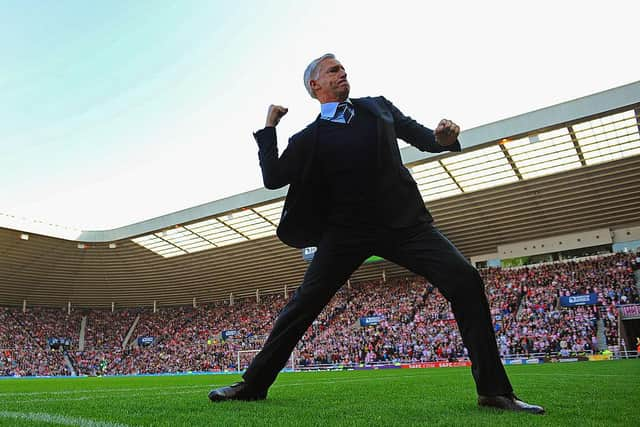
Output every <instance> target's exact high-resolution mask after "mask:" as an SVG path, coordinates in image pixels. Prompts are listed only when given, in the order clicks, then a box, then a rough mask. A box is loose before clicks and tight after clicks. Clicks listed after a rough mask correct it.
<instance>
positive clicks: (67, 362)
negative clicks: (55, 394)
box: [64, 353, 78, 377]
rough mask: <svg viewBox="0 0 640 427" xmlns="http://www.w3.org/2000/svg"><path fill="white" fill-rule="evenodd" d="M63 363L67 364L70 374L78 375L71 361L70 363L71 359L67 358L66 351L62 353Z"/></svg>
mask: <svg viewBox="0 0 640 427" xmlns="http://www.w3.org/2000/svg"><path fill="white" fill-rule="evenodd" d="M64 364H65V365H67V369H69V372H71V376H72V377H75V376H77V375H78V373H77V372H76V370H75V368H74V367H73V363H71V359H69V356H68V355H67V353H65V354H64Z"/></svg>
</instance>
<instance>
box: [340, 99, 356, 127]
mask: <svg viewBox="0 0 640 427" xmlns="http://www.w3.org/2000/svg"><path fill="white" fill-rule="evenodd" d="M336 112H337V114H336V116H338V115H339V114H340V112H342V117H344V122H345V123H349V122H350V121H351V119H353V116H354V115H355V114H354V111H353V106H352V105H351V104H349V103H348V102H341V103H340V104H338V108H337V109H336Z"/></svg>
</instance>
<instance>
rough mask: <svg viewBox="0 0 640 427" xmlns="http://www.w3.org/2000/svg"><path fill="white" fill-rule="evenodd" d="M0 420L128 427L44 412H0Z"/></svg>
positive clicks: (92, 426) (90, 426) (86, 426)
mask: <svg viewBox="0 0 640 427" xmlns="http://www.w3.org/2000/svg"><path fill="white" fill-rule="evenodd" d="M0 418H9V419H13V420H25V421H42V422H45V423H49V424H62V425H65V426H80V427H129V426H128V425H127V424H120V423H112V422H109V421H95V420H91V419H88V418H80V417H68V416H65V415H57V414H49V413H46V412H11V411H0Z"/></svg>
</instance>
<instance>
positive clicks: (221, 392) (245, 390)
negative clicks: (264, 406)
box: [209, 381, 267, 402]
mask: <svg viewBox="0 0 640 427" xmlns="http://www.w3.org/2000/svg"><path fill="white" fill-rule="evenodd" d="M266 398H267V390H256V389H254V388H251V387H250V386H249V385H248V384H247V383H245V382H244V381H240V382H239V383H234V384H231V385H230V386H227V387H220V388H214V389H213V390H211V391H210V392H209V400H211V401H212V402H223V401H225V400H264V399H266Z"/></svg>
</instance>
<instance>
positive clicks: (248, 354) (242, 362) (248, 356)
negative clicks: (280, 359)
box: [236, 348, 296, 372]
mask: <svg viewBox="0 0 640 427" xmlns="http://www.w3.org/2000/svg"><path fill="white" fill-rule="evenodd" d="M260 350H262V349H260V348H259V349H255V350H238V353H237V354H236V371H238V372H242V371H244V370H246V369H247V368H248V367H249V364H250V363H251V361H252V360H253V358H254V357H255V356H256V355H257V354H258V353H260ZM295 354H296V352H295V351H294V352H293V353H291V356H290V357H289V362H288V363H287V365H286V366H285V368H289V369H290V370H291V371H295V370H296V358H295Z"/></svg>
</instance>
